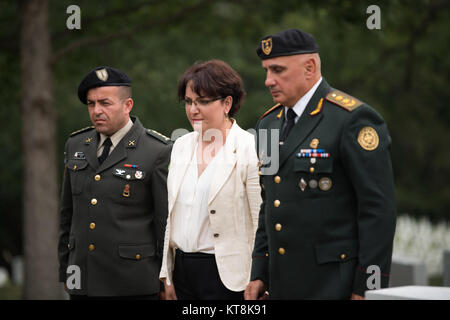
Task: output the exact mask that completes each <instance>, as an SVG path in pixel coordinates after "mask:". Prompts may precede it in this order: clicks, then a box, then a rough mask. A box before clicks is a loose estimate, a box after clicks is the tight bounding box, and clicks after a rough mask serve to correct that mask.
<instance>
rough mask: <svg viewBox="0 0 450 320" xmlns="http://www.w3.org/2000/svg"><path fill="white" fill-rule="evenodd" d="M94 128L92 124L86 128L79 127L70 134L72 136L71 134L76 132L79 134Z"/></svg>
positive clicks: (74, 134)
mask: <svg viewBox="0 0 450 320" xmlns="http://www.w3.org/2000/svg"><path fill="white" fill-rule="evenodd" d="M94 128H95V127H94V126H90V127H86V128H83V129H80V130H77V131H74V132H72V133H71V134H70V136H71V137H73V136H76V135H77V134H80V133H83V132H86V131H89V130H92V129H94Z"/></svg>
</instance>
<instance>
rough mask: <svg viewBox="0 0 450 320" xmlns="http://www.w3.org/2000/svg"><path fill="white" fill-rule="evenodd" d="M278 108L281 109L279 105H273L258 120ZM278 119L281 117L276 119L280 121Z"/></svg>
mask: <svg viewBox="0 0 450 320" xmlns="http://www.w3.org/2000/svg"><path fill="white" fill-rule="evenodd" d="M278 107H281V104H279V103H277V104H276V105H274V106H273V107H272V108H270V109H269V110H267V111H266V112H264V114H263V115H262V116H261V117H260V119H262V118H264V117H265V116H267V115H268V114H269V113H271V112H272V111H274V110H276V109H277V108H278ZM280 118H281V115H280V117H278V119H280Z"/></svg>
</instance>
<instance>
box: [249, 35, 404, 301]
mask: <svg viewBox="0 0 450 320" xmlns="http://www.w3.org/2000/svg"><path fill="white" fill-rule="evenodd" d="M257 54H258V56H259V57H260V58H261V60H262V66H263V68H264V70H265V71H266V80H265V85H266V86H267V87H269V89H270V91H271V93H272V96H273V99H274V101H275V102H277V103H278V104H277V105H275V106H274V107H273V108H271V109H270V110H268V111H267V112H266V113H265V114H264V115H263V116H262V117H261V118H260V120H259V121H258V123H257V125H256V130H257V134H258V135H257V137H258V138H259V141H258V154H259V155H260V157H261V159H260V160H261V162H260V164H261V168H260V170H261V171H260V174H261V186H262V188H263V191H262V196H263V204H262V206H261V211H260V217H259V228H258V231H257V234H256V240H255V248H254V252H253V265H252V274H251V280H252V281H251V282H250V284H249V285H248V287H247V289H246V291H245V297H246V298H247V299H256V298H264V297H265V292H266V290H267V291H268V292H269V297H270V298H271V299H272V298H273V299H350V298H352V299H362V298H363V296H364V292H365V290H368V289H374V288H377V287H386V286H387V285H388V281H389V270H390V264H391V256H392V244H393V237H394V230H395V219H396V218H395V217H396V214H395V195H394V183H393V175H392V166H391V159H390V151H389V149H390V146H391V138H390V136H389V133H388V129H387V127H386V124H385V122H384V121H383V119H382V117H381V116H380V115H379V114H378V113H377V112H376V111H375V110H374V109H372V108H371V107H370V106H368V105H367V104H365V103H364V102H362V101H360V100H358V99H356V98H354V97H352V96H350V95H348V94H346V93H344V92H341V91H339V90H335V89H333V88H331V87H330V86H329V85H328V84H327V83H326V81H325V80H324V79H323V78H322V76H321V69H320V57H319V54H318V46H317V44H316V43H315V41H314V38H313V37H312V36H311V35H310V34H308V33H305V32H303V31H301V30H296V29H289V30H285V31H281V32H279V33H276V34H274V35H271V36H267V37H264V38H263V39H262V41H261V42H260V44H259V47H258V49H257ZM265 135H268V143H261V141H262V139H261V138H262V137H263V136H265ZM271 142H272V143H271ZM273 142H275V143H273ZM277 154H278V155H279V157H276V155H277ZM269 156H270V158H269ZM268 159H271V161H269V160H268ZM274 166H276V167H275V168H274ZM274 172H275V173H274Z"/></svg>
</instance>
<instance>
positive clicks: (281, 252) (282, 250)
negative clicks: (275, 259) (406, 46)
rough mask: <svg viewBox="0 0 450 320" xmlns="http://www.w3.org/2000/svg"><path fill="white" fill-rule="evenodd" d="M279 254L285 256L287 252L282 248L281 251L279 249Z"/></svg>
mask: <svg viewBox="0 0 450 320" xmlns="http://www.w3.org/2000/svg"><path fill="white" fill-rule="evenodd" d="M278 253H279V254H281V255H283V254H285V253H286V250H284V248H280V249H278Z"/></svg>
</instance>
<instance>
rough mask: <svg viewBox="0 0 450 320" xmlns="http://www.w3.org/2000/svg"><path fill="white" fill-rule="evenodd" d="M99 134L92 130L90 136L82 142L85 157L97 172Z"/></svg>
mask: <svg viewBox="0 0 450 320" xmlns="http://www.w3.org/2000/svg"><path fill="white" fill-rule="evenodd" d="M98 139H99V134H98V133H97V131H95V130H92V134H91V135H90V136H89V137H87V138H86V140H84V145H85V146H86V149H85V152H84V154H85V156H86V160H87V162H88V163H89V165H90V166H91V167H92V168H94V169H95V170H97V168H98V159H97V144H98Z"/></svg>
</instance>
